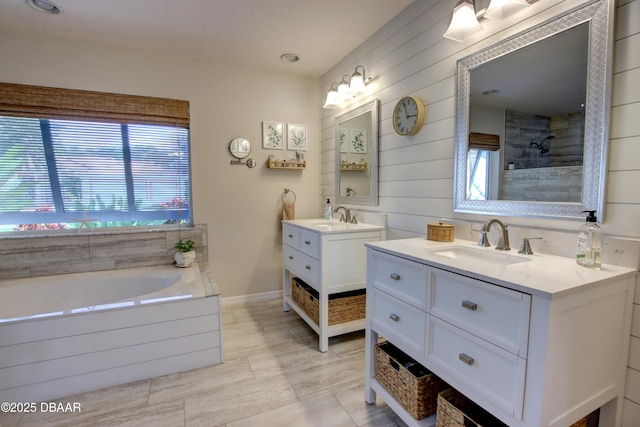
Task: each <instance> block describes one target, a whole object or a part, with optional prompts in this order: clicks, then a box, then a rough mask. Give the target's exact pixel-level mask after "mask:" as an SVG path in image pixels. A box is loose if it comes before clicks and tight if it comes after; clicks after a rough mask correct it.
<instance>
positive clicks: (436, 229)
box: [427, 222, 455, 242]
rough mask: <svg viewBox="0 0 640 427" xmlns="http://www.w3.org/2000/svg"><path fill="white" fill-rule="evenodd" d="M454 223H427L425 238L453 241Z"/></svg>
mask: <svg viewBox="0 0 640 427" xmlns="http://www.w3.org/2000/svg"><path fill="white" fill-rule="evenodd" d="M454 231H455V225H453V224H444V223H442V222H439V223H437V224H427V240H435V241H437V242H453V234H454Z"/></svg>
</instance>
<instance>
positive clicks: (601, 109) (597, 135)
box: [453, 0, 614, 221]
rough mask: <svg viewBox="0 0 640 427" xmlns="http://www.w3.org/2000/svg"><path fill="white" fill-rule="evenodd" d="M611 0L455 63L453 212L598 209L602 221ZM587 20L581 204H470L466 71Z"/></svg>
mask: <svg viewBox="0 0 640 427" xmlns="http://www.w3.org/2000/svg"><path fill="white" fill-rule="evenodd" d="M613 6H614V2H613V0H598V1H595V2H592V3H589V4H587V5H586V6H582V7H580V8H579V9H576V10H573V11H570V12H568V13H567V14H565V15H562V16H559V17H556V18H554V19H553V20H551V21H548V22H546V23H543V24H542V25H540V26H537V27H535V28H532V29H530V30H527V31H525V32H523V33H520V34H518V35H516V36H514V37H511V38H509V39H507V40H505V41H503V42H500V43H498V44H496V45H494V46H491V47H488V48H486V49H484V50H482V51H480V52H477V53H474V54H473V55H470V56H468V57H466V58H463V59H461V60H459V61H458V64H457V105H456V113H457V114H456V131H455V151H454V160H455V172H454V195H453V197H454V212H467V213H476V214H491V215H506V216H517V217H543V218H561V219H583V218H584V214H583V213H582V211H584V210H587V209H589V210H593V209H595V210H597V211H598V213H597V215H598V218H599V220H600V221H602V220H603V218H604V191H605V175H606V165H607V147H608V139H609V110H610V104H611V101H610V98H611V66H612V57H613ZM584 22H589V63H588V65H587V74H588V75H587V82H588V83H587V98H586V99H587V102H586V111H585V114H586V122H585V136H584V139H585V140H584V161H583V182H582V200H581V202H580V203H560V202H527V201H514V200H468V199H467V198H466V187H467V176H466V170H467V147H468V140H467V138H468V135H469V107H470V102H469V93H470V71H471V70H472V69H474V68H476V67H478V66H480V65H482V64H484V63H486V62H488V61H491V60H492V59H495V58H498V57H501V56H503V55H506V54H508V53H510V52H513V51H515V50H518V49H520V48H522V47H524V46H527V45H530V44H533V43H535V42H537V41H539V40H542V39H545V38H547V37H550V36H553V35H555V34H557V33H560V32H562V31H564V30H567V29H569V28H572V27H574V26H576V25H579V24H582V23H584Z"/></svg>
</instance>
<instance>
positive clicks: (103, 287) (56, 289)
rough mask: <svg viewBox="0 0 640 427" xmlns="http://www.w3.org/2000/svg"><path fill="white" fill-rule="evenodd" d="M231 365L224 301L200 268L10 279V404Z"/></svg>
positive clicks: (1, 385)
mask: <svg viewBox="0 0 640 427" xmlns="http://www.w3.org/2000/svg"><path fill="white" fill-rule="evenodd" d="M221 362H222V338H221V320H220V300H219V295H218V292H217V289H216V286H215V283H212V282H211V281H210V280H209V276H208V274H207V272H206V271H201V270H200V269H199V268H198V267H197V266H194V267H191V268H185V269H182V268H176V267H174V266H171V265H160V266H153V267H142V268H130V269H121V270H110V271H101V272H90V273H73V274H62V275H55V276H45V277H35V278H22V279H12V280H4V281H0V402H5V401H7V402H38V401H45V400H50V399H54V398H60V397H64V396H68V395H71V394H76V393H81V392H85V391H90V390H95V389H98V388H102V387H107V386H112V385H116V384H124V383H128V382H132V381H138V380H141V379H146V378H152V377H156V376H160V375H166V374H170V373H175V372H179V371H183V370H187V369H194V368H198V367H202V366H207V365H213V364H217V363H221Z"/></svg>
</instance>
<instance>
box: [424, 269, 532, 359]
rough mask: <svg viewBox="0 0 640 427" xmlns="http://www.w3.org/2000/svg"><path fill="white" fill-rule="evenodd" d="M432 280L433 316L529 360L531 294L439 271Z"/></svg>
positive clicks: (430, 301) (431, 299)
mask: <svg viewBox="0 0 640 427" xmlns="http://www.w3.org/2000/svg"><path fill="white" fill-rule="evenodd" d="M430 277H431V287H430V289H431V298H429V304H430V307H429V313H430V314H431V315H432V316H436V317H439V318H440V319H442V320H446V321H447V322H449V323H451V324H453V325H455V326H458V327H460V328H461V329H464V330H465V331H468V332H471V333H472V334H474V335H477V336H479V337H481V338H483V339H485V340H487V341H489V342H491V343H493V344H495V345H497V346H499V347H502V348H504V349H505V350H507V351H510V352H512V353H514V354H516V355H518V356H520V357H525V358H526V356H527V342H528V337H529V312H530V309H531V295H528V294H524V293H522V292H518V291H514V290H512V289H507V288H503V287H501V286H497V285H494V284H491V283H486V282H483V281H480V280H475V279H471V278H469V277H464V276H461V275H459V274H453V273H450V272H448V271H444V270H440V269H437V268H432V269H431V275H430Z"/></svg>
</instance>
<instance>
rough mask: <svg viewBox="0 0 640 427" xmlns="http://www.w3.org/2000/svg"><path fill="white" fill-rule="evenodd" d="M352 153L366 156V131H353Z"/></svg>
mask: <svg viewBox="0 0 640 427" xmlns="http://www.w3.org/2000/svg"><path fill="white" fill-rule="evenodd" d="M349 148H350V151H351V152H352V153H358V154H366V152H367V131H366V130H364V129H351V144H350V147H349Z"/></svg>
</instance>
